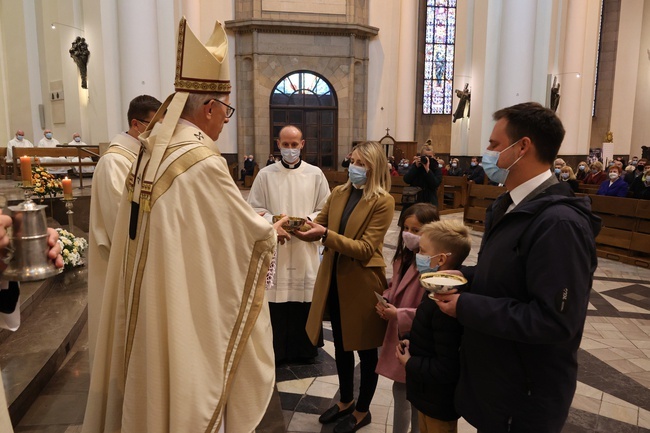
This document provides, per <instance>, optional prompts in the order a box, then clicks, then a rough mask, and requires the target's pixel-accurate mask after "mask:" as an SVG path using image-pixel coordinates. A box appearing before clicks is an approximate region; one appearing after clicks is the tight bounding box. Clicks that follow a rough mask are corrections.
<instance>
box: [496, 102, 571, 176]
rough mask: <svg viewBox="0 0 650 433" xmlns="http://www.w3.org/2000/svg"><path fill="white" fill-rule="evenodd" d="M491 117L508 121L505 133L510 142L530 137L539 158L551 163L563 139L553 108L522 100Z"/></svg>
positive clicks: (561, 129) (560, 126) (562, 130)
mask: <svg viewBox="0 0 650 433" xmlns="http://www.w3.org/2000/svg"><path fill="white" fill-rule="evenodd" d="M493 118H494V120H497V121H498V120H501V119H506V120H507V121H508V124H507V126H506V133H507V134H508V137H509V138H510V140H512V142H514V141H516V140H519V139H521V138H523V137H528V138H530V140H531V141H532V142H533V144H534V145H535V149H536V150H537V154H538V155H539V160H540V161H541V162H546V163H548V164H549V165H551V164H553V161H554V160H555V157H556V156H557V153H558V151H559V150H560V145H561V144H562V140H563V139H564V127H563V126H562V122H561V121H560V119H559V118H558V117H557V116H556V115H555V112H553V110H550V109H548V108H545V107H543V106H541V105H540V104H538V103H537V102H524V103H523V104H517V105H513V106H512V107H507V108H502V109H501V110H498V111H497V112H495V113H494V115H493Z"/></svg>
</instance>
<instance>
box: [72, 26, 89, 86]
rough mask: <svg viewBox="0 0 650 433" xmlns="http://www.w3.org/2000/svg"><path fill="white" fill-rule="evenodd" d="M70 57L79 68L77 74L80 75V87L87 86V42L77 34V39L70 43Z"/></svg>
mask: <svg viewBox="0 0 650 433" xmlns="http://www.w3.org/2000/svg"><path fill="white" fill-rule="evenodd" d="M69 52H70V57H72V59H73V60H74V62H75V63H76V65H77V67H78V68H79V74H80V75H81V87H82V88H83V89H87V88H88V81H87V79H88V58H89V57H90V51H89V50H88V44H87V43H86V39H85V38H82V37H81V36H77V39H75V40H74V42H73V43H72V48H70V51H69Z"/></svg>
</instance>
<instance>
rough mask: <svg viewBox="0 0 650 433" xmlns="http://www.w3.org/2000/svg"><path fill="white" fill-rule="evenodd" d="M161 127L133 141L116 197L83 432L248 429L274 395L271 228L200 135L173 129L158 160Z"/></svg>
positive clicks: (237, 432) (179, 126)
mask: <svg viewBox="0 0 650 433" xmlns="http://www.w3.org/2000/svg"><path fill="white" fill-rule="evenodd" d="M180 96H181V95H179V94H178V93H177V94H176V97H179V98H180ZM181 103H182V104H183V105H184V100H181ZM173 105H174V101H172V106H173ZM164 108H165V105H164V106H163V108H161V110H164ZM169 111H173V110H172V108H170V110H169ZM169 111H168V113H167V117H166V120H168V119H171V118H173V115H170V114H169ZM152 124H156V122H155V120H154V121H152ZM167 125H168V123H163V124H162V125H159V124H158V125H156V127H155V128H154V129H153V131H151V135H149V133H148V132H145V134H143V136H141V138H143V137H144V138H145V140H144V141H143V143H144V145H145V151H144V153H143V154H142V155H141V156H140V157H139V158H138V159H137V160H136V162H135V164H134V166H133V170H132V172H131V173H130V174H129V177H128V179H127V187H128V193H125V194H123V196H122V202H121V205H120V209H119V212H118V216H117V221H116V226H115V232H114V235H113V242H112V246H111V256H110V259H109V266H108V274H107V279H106V285H105V289H104V297H103V305H102V312H101V318H100V326H99V334H98V340H97V346H96V350H95V359H94V362H93V369H92V375H91V382H90V391H89V396H88V404H87V407H86V417H85V419H84V425H83V430H82V431H83V432H84V433H100V432H111V433H114V432H123V433H145V432H155V433H166V432H169V433H178V432H216V431H218V429H219V427H220V426H221V425H222V423H223V422H224V417H225V431H226V432H228V433H230V432H232V433H248V432H251V431H253V430H254V429H255V427H256V426H257V425H258V423H259V422H260V420H261V418H262V416H263V415H264V412H265V410H266V407H267V405H268V402H269V400H270V397H271V393H272V391H273V384H274V381H275V368H274V362H273V352H272V342H271V326H270V319H269V311H268V304H267V303H266V301H265V299H264V286H265V276H266V273H267V270H268V267H269V263H270V260H271V257H272V255H273V251H274V248H275V244H276V233H275V230H273V227H272V226H271V225H270V224H268V222H266V221H265V220H264V219H263V218H261V217H260V216H259V215H257V213H256V212H255V211H254V210H253V209H252V208H251V207H250V206H249V205H248V204H247V203H246V202H245V201H244V199H243V198H242V196H241V193H240V192H239V190H238V189H237V187H236V186H235V183H234V181H233V179H232V178H231V176H230V173H229V171H228V166H227V163H226V161H225V159H224V158H222V157H221V156H220V154H219V151H218V149H217V148H216V146H215V145H214V142H213V141H212V140H211V139H210V138H209V137H208V136H206V134H205V133H204V132H203V131H201V130H199V129H198V128H196V127H193V126H188V125H185V124H182V123H178V124H176V122H174V123H173V124H172V125H171V130H172V131H174V132H173V136H171V140H170V141H166V139H160V142H161V143H169V144H168V145H167V146H166V147H165V146H163V147H162V149H163V150H164V153H158V151H159V150H160V149H161V148H160V146H158V145H157V144H156V139H157V134H158V133H160V130H161V129H163V130H165V129H166V126H167ZM174 126H175V130H174ZM161 134H162V133H161ZM164 134H167V132H165V133H164ZM164 134H163V135H164ZM147 137H148V139H146V138H147ZM152 161H153V162H152ZM152 166H153V167H158V168H157V170H155V171H153V172H151V171H148V170H147V167H149V168H151V167H152ZM152 173H155V177H152V178H150V177H149V176H150V175H151V174H152ZM148 179H152V180H151V183H149V181H148ZM130 195H131V196H132V197H133V201H131V197H129V196H130Z"/></svg>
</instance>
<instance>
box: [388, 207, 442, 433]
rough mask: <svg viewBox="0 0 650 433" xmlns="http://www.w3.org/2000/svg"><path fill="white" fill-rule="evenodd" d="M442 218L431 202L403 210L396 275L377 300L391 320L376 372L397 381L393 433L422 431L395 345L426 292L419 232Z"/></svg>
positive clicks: (395, 268) (404, 332)
mask: <svg viewBox="0 0 650 433" xmlns="http://www.w3.org/2000/svg"><path fill="white" fill-rule="evenodd" d="M439 219H440V218H439V217H438V210H437V209H436V207H435V206H433V205H432V204H429V203H417V204H415V205H413V206H411V207H409V208H408V209H406V210H405V211H404V212H403V213H402V215H401V216H400V220H399V222H398V225H399V226H400V227H401V230H400V235H399V239H398V240H397V250H396V252H395V257H394V258H393V278H392V280H391V282H390V284H389V286H388V289H387V290H386V291H385V292H384V294H383V296H384V298H385V299H386V303H382V302H378V303H377V306H376V310H377V314H379V316H380V317H381V318H383V319H384V320H387V321H388V328H387V329H386V336H385V337H384V344H383V346H382V349H381V353H380V355H379V362H378V363H377V370H376V371H377V373H379V374H381V375H382V376H385V377H387V378H389V379H392V380H393V381H394V383H393V400H394V402H395V403H394V404H395V407H394V409H393V415H394V418H393V433H406V432H407V431H408V428H409V422H410V424H411V432H412V433H417V432H419V429H418V418H417V410H415V409H414V408H413V409H412V408H411V404H410V403H409V402H407V401H406V372H405V370H404V367H403V366H401V365H400V363H399V361H398V360H397V358H396V357H395V346H396V345H397V343H398V342H399V340H400V338H401V336H402V335H403V334H406V333H408V332H409V331H410V329H411V323H412V322H413V317H414V316H415V310H416V308H417V306H418V305H419V303H420V301H421V299H422V295H423V293H424V289H423V288H422V286H420V280H419V276H420V274H419V273H418V270H417V267H416V263H415V254H416V253H417V251H418V250H419V240H420V237H419V236H418V232H419V231H420V228H421V227H422V226H423V225H425V224H428V223H430V222H433V221H438V220H439Z"/></svg>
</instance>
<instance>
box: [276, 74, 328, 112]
mask: <svg viewBox="0 0 650 433" xmlns="http://www.w3.org/2000/svg"><path fill="white" fill-rule="evenodd" d="M271 104H273V105H300V106H304V105H307V106H314V107H333V106H335V105H336V99H335V97H334V96H333V95H332V89H330V86H329V84H328V83H327V81H325V80H324V79H323V78H322V77H320V76H318V75H315V74H312V73H311V72H306V71H304V72H294V73H292V74H290V75H287V76H286V77H284V78H283V79H282V80H281V81H280V82H279V83H278V85H277V86H275V89H273V94H272V95H271Z"/></svg>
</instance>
